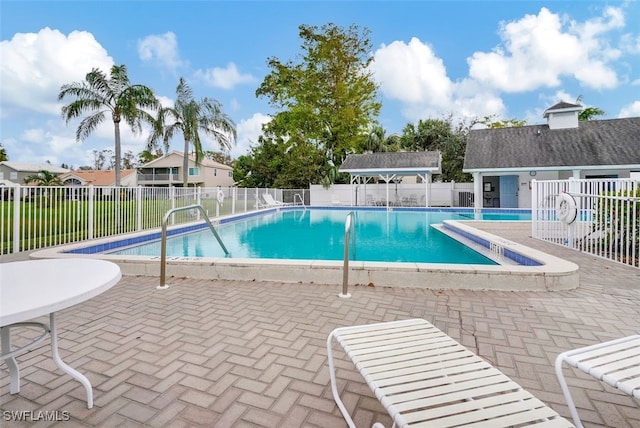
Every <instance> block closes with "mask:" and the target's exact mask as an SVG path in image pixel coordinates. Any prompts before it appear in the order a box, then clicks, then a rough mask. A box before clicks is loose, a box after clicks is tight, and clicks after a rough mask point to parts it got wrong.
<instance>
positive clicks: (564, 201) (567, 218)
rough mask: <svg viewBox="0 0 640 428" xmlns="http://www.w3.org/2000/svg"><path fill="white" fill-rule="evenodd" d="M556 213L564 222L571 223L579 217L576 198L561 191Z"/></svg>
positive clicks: (557, 200)
mask: <svg viewBox="0 0 640 428" xmlns="http://www.w3.org/2000/svg"><path fill="white" fill-rule="evenodd" d="M556 215H557V216H558V220H560V221H561V222H563V223H564V224H571V223H573V222H574V221H576V218H577V217H578V207H577V205H576V200H575V199H573V196H571V195H570V194H568V193H564V192H563V193H560V194H559V195H558V197H557V198H556Z"/></svg>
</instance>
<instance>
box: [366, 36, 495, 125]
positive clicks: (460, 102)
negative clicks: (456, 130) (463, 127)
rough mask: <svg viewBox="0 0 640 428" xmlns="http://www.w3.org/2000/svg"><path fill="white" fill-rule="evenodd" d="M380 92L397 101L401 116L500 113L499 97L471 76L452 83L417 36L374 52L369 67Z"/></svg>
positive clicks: (411, 118)
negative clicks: (399, 105) (400, 107)
mask: <svg viewBox="0 0 640 428" xmlns="http://www.w3.org/2000/svg"><path fill="white" fill-rule="evenodd" d="M371 71H372V72H373V73H374V78H375V80H376V81H377V82H378V83H379V85H380V90H381V92H382V93H383V94H384V95H385V96H386V97H388V98H391V99H394V100H398V101H400V102H401V103H402V104H403V106H402V115H403V116H404V117H405V118H406V119H408V120H410V121H416V120H419V119H424V118H427V117H438V118H443V117H445V116H448V115H449V114H453V115H455V118H456V119H459V120H463V119H467V118H474V117H476V116H477V115H481V116H483V115H492V114H496V115H501V114H502V113H503V112H504V110H505V107H504V104H503V102H502V100H501V99H500V98H499V97H498V96H497V94H496V93H494V91H492V90H491V89H490V88H483V87H482V86H480V85H479V84H478V83H477V82H475V81H473V80H471V79H464V80H462V81H461V82H457V83H456V82H452V81H451V80H450V79H449V77H448V76H447V70H446V68H445V66H444V63H443V61H442V59H441V58H439V57H437V56H436V54H435V52H434V51H433V49H432V48H431V47H430V46H429V45H428V44H425V43H423V42H421V41H420V40H419V39H417V38H415V37H414V38H412V39H411V41H410V42H409V43H404V42H401V41H395V42H393V43H391V44H389V45H383V46H381V47H380V48H379V49H378V50H377V51H376V52H375V61H374V63H373V64H372V66H371Z"/></svg>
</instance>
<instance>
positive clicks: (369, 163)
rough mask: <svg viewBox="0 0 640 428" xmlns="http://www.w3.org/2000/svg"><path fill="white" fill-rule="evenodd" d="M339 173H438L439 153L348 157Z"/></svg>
mask: <svg viewBox="0 0 640 428" xmlns="http://www.w3.org/2000/svg"><path fill="white" fill-rule="evenodd" d="M340 171H341V172H350V173H367V172H370V173H372V174H379V173H383V172H385V173H391V174H403V173H404V174H417V173H425V172H432V173H439V172H440V152H437V151H434V152H391V153H365V154H353V155H348V156H347V158H346V159H345V160H344V162H342V165H341V166H340Z"/></svg>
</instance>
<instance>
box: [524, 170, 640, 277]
mask: <svg viewBox="0 0 640 428" xmlns="http://www.w3.org/2000/svg"><path fill="white" fill-rule="evenodd" d="M531 190H532V201H531V202H532V207H533V208H532V210H531V217H532V236H533V237H534V238H537V239H541V240H544V241H548V242H552V243H555V244H559V245H564V246H566V247H569V248H572V249H575V250H579V251H582V252H585V253H588V254H592V255H594V256H597V257H602V258H606V259H609V260H613V261H617V262H620V263H623V264H627V265H630V266H634V267H640V260H639V259H640V181H638V180H631V179H588V180H582V179H581V180H579V179H569V180H545V181H538V180H533V181H532V189H531Z"/></svg>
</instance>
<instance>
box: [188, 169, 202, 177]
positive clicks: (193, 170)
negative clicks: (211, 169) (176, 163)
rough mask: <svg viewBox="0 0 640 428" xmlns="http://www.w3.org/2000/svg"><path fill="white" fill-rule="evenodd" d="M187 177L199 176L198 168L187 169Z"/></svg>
mask: <svg viewBox="0 0 640 428" xmlns="http://www.w3.org/2000/svg"><path fill="white" fill-rule="evenodd" d="M189 175H200V168H189Z"/></svg>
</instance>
